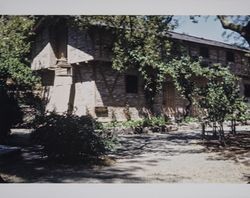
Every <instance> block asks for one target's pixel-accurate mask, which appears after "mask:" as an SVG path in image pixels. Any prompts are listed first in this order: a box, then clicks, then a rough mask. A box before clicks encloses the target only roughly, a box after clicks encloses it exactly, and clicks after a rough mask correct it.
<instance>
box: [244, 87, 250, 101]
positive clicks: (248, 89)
mask: <svg viewBox="0 0 250 198" xmlns="http://www.w3.org/2000/svg"><path fill="white" fill-rule="evenodd" d="M244 96H245V97H246V98H250V84H245V85H244Z"/></svg>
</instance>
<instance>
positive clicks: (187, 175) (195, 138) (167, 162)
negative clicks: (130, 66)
mask: <svg viewBox="0 0 250 198" xmlns="http://www.w3.org/2000/svg"><path fill="white" fill-rule="evenodd" d="M242 140H244V141H245V142H244V141H243V143H244V144H242V142H241V144H240V145H239V144H238V146H237V142H236V143H235V144H236V145H234V146H231V147H230V149H222V148H220V147H218V145H217V144H214V145H209V146H208V145H205V144H203V143H202V142H201V140H200V135H199V133H198V132H195V131H192V132H191V131H190V132H187V131H183V132H181V131H178V132H171V133H169V134H150V135H134V136H131V135H129V136H121V137H120V143H121V144H120V147H119V148H118V150H117V152H116V153H113V154H111V156H112V157H114V158H115V159H116V163H114V164H113V165H111V166H95V167H91V168H90V167H86V166H80V165H78V166H73V167H72V166H69V165H53V164H47V163H45V162H44V160H41V155H40V153H39V148H37V151H33V153H31V150H30V149H29V148H26V149H24V150H23V159H22V160H19V161H16V162H15V163H12V164H10V165H8V166H1V167H0V174H1V175H2V177H3V178H4V179H5V180H7V181H9V182H74V183H82V182H83V183H103V182H108V183H109V182H112V183H138V182H139V183H141V182H142V183H159V182H164V183H165V182H167V183H172V182H178V183H248V182H249V181H250V148H249V146H250V145H249V140H250V138H249V134H248V136H247V138H246V137H245V136H244V138H242ZM32 149H33V148H32Z"/></svg>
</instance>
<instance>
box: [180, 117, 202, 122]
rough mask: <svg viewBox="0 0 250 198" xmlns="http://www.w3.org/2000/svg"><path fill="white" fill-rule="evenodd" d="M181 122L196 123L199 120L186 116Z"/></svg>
mask: <svg viewBox="0 0 250 198" xmlns="http://www.w3.org/2000/svg"><path fill="white" fill-rule="evenodd" d="M183 121H184V122H186V123H192V122H198V121H199V119H198V118H196V117H191V116H187V117H186V118H185V119H184V120H183Z"/></svg>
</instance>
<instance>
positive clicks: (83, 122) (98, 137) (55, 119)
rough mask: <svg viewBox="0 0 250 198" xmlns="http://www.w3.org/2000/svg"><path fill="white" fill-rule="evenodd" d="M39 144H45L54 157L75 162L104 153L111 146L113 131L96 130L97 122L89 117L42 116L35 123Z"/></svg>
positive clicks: (48, 152)
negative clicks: (108, 132)
mask: <svg viewBox="0 0 250 198" xmlns="http://www.w3.org/2000/svg"><path fill="white" fill-rule="evenodd" d="M34 125H35V127H36V130H35V131H34V132H33V134H32V139H33V140H34V142H35V143H39V144H41V145H42V146H43V147H44V152H45V153H46V154H47V156H48V157H49V158H50V159H54V160H62V161H65V162H72V161H75V160H80V159H84V158H86V157H93V156H96V157H97V156H100V155H102V154H104V153H105V152H106V151H107V150H108V149H110V148H111V145H112V141H113V138H112V137H111V134H105V133H104V132H102V131H101V132H100V131H99V132H97V131H95V127H96V126H97V124H96V121H95V120H93V118H91V117H89V116H81V117H79V116H75V115H57V114H55V113H52V114H50V115H46V116H40V117H38V118H37V119H36V122H35V123H34Z"/></svg>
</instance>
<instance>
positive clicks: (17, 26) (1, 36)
mask: <svg viewBox="0 0 250 198" xmlns="http://www.w3.org/2000/svg"><path fill="white" fill-rule="evenodd" d="M33 24H34V18H33V17H30V16H0V105H1V111H0V117H1V127H0V128H1V131H0V134H1V137H2V139H1V141H3V137H6V135H7V134H8V132H9V130H10V127H11V126H12V125H13V124H14V123H16V122H17V121H20V120H21V113H20V108H19V107H18V102H17V100H16V99H17V96H18V93H19V91H21V90H23V91H24V90H27V89H31V87H32V86H33V85H34V84H35V83H36V82H38V79H37V77H36V76H34V75H33V73H32V71H31V69H30V67H29V65H30V62H29V53H30V43H31V42H30V41H31V40H30V37H31V34H30V32H31V28H32V27H33ZM4 120H5V121H4ZM2 121H3V122H2Z"/></svg>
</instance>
